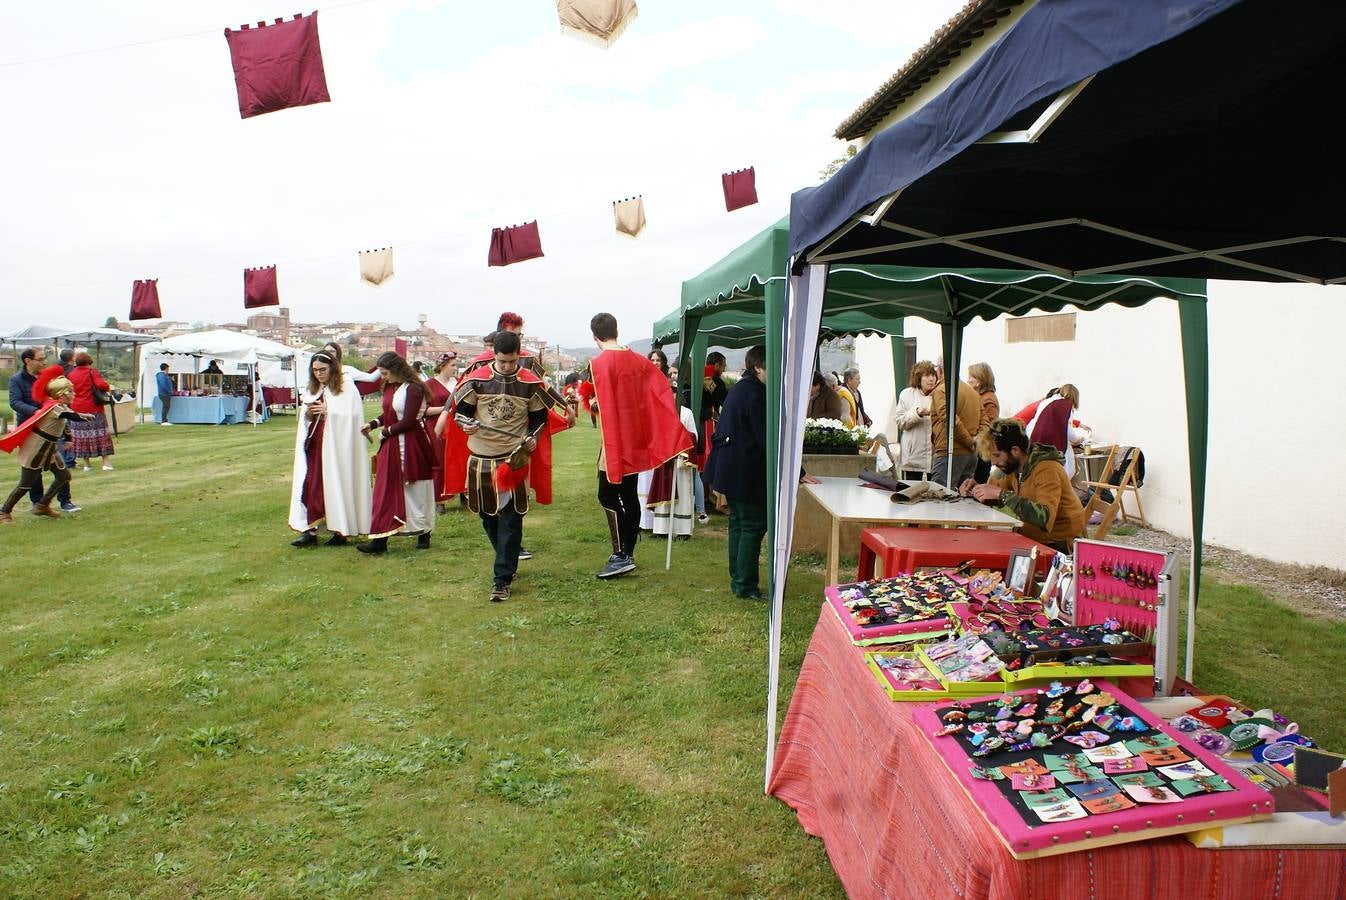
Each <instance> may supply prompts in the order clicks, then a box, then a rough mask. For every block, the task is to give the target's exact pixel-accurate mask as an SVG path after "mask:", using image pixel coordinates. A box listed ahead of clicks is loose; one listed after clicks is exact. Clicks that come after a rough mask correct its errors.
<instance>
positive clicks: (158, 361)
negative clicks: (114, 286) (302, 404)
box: [137, 329, 311, 414]
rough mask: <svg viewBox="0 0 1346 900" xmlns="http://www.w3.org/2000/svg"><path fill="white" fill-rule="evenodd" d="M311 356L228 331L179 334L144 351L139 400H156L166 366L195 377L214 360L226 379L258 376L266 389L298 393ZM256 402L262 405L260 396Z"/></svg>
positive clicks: (146, 347)
mask: <svg viewBox="0 0 1346 900" xmlns="http://www.w3.org/2000/svg"><path fill="white" fill-rule="evenodd" d="M310 355H311V353H310V352H309V351H307V350H298V349H295V348H294V347H287V346H286V345H284V344H280V343H277V342H276V341H268V340H267V339H266V338H259V337H253V336H252V335H247V334H242V333H240V332H237V331H227V330H225V329H216V330H214V331H198V332H194V333H192V334H180V335H178V336H177V337H171V338H165V339H164V340H162V341H158V342H156V343H153V344H147V345H145V346H144V347H143V348H141V355H140V375H139V378H138V379H137V380H138V381H139V383H140V392H139V394H138V396H140V397H142V398H145V400H150V399H151V398H153V397H154V396H155V394H156V393H157V391H156V389H155V386H154V376H155V373H157V372H158V371H159V366H161V365H163V364H164V363H167V364H168V371H169V372H171V373H173V374H177V375H194V374H199V373H200V372H201V370H202V369H204V368H205V367H206V366H208V365H210V360H212V359H218V360H220V367H221V368H222V369H223V370H224V372H225V374H226V375H249V376H251V375H252V374H253V373H254V372H257V373H259V374H260V376H261V383H262V386H263V387H281V388H294V389H296V393H297V392H298V387H299V371H300V369H303V368H305V367H306V366H307V362H308V358H309V356H310ZM256 402H258V403H260V402H262V400H261V397H260V396H259V397H257V398H256ZM144 408H145V407H144V406H142V414H143V411H144Z"/></svg>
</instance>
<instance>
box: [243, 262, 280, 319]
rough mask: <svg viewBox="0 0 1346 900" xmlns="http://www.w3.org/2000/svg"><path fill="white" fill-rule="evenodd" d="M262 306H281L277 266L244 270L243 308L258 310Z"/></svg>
mask: <svg viewBox="0 0 1346 900" xmlns="http://www.w3.org/2000/svg"><path fill="white" fill-rule="evenodd" d="M261 306H280V292H279V291H278V290H277V289H276V267H275V266H264V267H262V268H257V269H244V270H243V308H244V309H257V308H258V307H261Z"/></svg>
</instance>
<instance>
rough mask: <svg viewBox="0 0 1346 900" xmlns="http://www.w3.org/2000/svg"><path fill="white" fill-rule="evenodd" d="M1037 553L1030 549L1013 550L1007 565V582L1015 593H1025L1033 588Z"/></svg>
mask: <svg viewBox="0 0 1346 900" xmlns="http://www.w3.org/2000/svg"><path fill="white" fill-rule="evenodd" d="M1035 562H1036V555H1035V554H1034V553H1033V552H1032V551H1029V550H1011V551H1010V555H1009V565H1008V566H1006V567H1005V583H1006V584H1007V585H1009V588H1010V590H1012V591H1014V593H1016V594H1019V595H1023V594H1027V593H1029V592H1030V591H1031V590H1032V589H1033V566H1034V563H1035Z"/></svg>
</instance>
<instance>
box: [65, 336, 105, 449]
mask: <svg viewBox="0 0 1346 900" xmlns="http://www.w3.org/2000/svg"><path fill="white" fill-rule="evenodd" d="M74 362H75V367H74V368H73V369H71V370H70V374H68V375H66V376H65V377H66V378H68V379H70V383H71V384H72V385H74V386H75V400H74V402H73V403H71V404H70V408H71V409H72V410H74V411H75V412H77V413H85V414H86V415H92V416H93V420H92V421H85V420H82V419H81V420H74V421H71V423H70V445H71V449H72V450H73V451H74V453H75V457H76V458H77V459H82V460H84V471H86V472H88V471H90V469H91V468H92V467H91V466H90V465H89V460H91V459H93V458H94V457H95V456H100V457H102V459H103V471H104V472H111V471H112V464H111V463H109V462H108V457H109V456H111V455H112V454H114V453H116V452H117V450H116V448H115V447H113V446H112V436H111V435H110V434H108V430H107V416H105V415H103V407H101V406H99V405H98V404H97V403H94V402H93V389H94V388H95V387H96V388H98V389H99V390H100V391H111V390H112V385H110V384H108V383H107V381H106V379H104V378H103V376H102V374H101V373H100V372H99V371H98V370H97V369H95V368H94V367H93V357H92V356H90V355H89V354H88V353H86V352H84V351H83V350H81V351H80V352H79V353H76V354H75V360H74Z"/></svg>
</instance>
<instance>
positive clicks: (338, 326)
mask: <svg viewBox="0 0 1346 900" xmlns="http://www.w3.org/2000/svg"><path fill="white" fill-rule="evenodd" d="M418 318H419V325H417V327H416V328H413V329H405V328H401V327H399V326H397V325H392V324H389V323H387V322H330V323H308V322H296V321H293V320H292V319H291V318H290V310H289V309H288V308H287V307H284V306H281V307H277V308H276V309H275V311H274V312H272V311H267V312H260V313H257V314H255V315H251V316H248V319H247V321H246V322H225V323H221V324H218V325H211V326H209V327H211V328H223V329H227V330H229V331H237V332H240V333H242V334H249V335H255V336H256V337H260V338H265V339H267V340H269V341H275V342H277V343H279V344H285V345H287V346H290V347H305V346H319V345H321V344H323V343H326V342H327V341H336V342H337V343H339V344H341V345H342V346H343V347H345V348H346V349H347V350H348V351H354V352H355V353H356V354H358V355H359V356H360V357H361V358H362V359H366V360H371V361H372V360H373V359H374V358H375V357H377V356H378V355H379V354H380V353H383V352H384V351H385V350H393V349H395V348H396V346H397V342H398V341H399V340H401V341H406V344H407V348H408V350H407V356H408V358H409V360H410V361H411V362H413V363H415V362H421V361H425V362H431V363H433V362H434V361H436V360H438V359H439V358H440V357H441V356H443V355H444V354H445V353H454V354H457V357H458V359H460V360H462V361H463V362H466V361H467V360H470V359H472V358H473V357H474V356H476V355H477V354H479V353H481V352H482V350H484V349H485V348H486V344H485V341H484V337H485V336H484V335H464V334H444V333H442V332H440V331H437V330H436V329H434V328H432V327H431V326H430V324H429V317H428V316H426V315H425V314H422V315H420V316H419V317H418ZM117 327H118V328H120V329H122V330H124V331H132V332H135V333H136V334H147V335H152V336H154V337H157V338H160V339H163V338H170V337H175V336H177V335H179V334H186V333H188V332H191V331H199V330H201V327H202V326H201V325H200V324H199V323H197V324H195V325H193V323H188V322H173V321H169V320H167V319H163V320H159V321H158V322H156V323H154V324H150V325H141V324H138V323H125V322H123V323H120V324H119V325H117ZM523 345H524V347H525V348H527V349H528V350H530V351H531V352H533V353H535V354H537V355H538V356H539V357H541V359H542V361H543V364H544V365H545V366H546V367H547V368H548V370H551V371H562V372H564V371H570V370H571V369H573V368H574V367H575V365H576V362H577V360H576V357H575V355H573V354H572V353H570V352H568V351H565V350H562V349H561V348H560V347H558V346H554V345H551V344H548V342H547V341H544V340H540V339H538V338H535V337H531V336H529V335H527V334H525V335H524V338H523Z"/></svg>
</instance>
